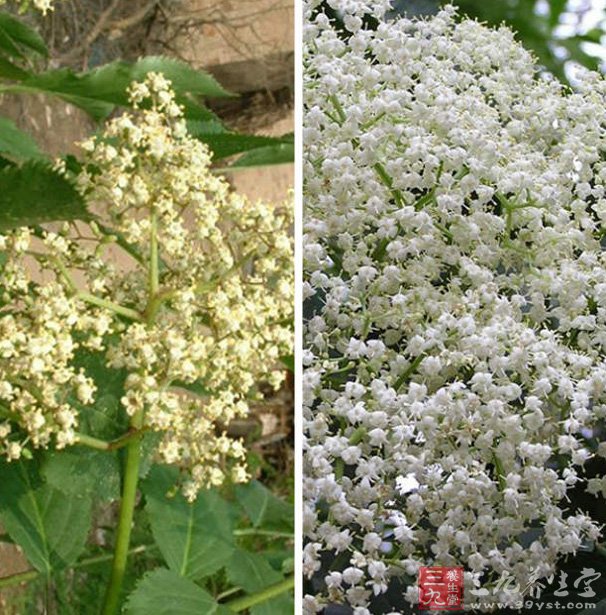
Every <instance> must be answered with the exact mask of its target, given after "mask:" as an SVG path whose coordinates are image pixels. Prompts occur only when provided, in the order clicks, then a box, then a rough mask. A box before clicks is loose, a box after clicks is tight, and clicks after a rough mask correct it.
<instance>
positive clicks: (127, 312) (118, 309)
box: [76, 291, 141, 320]
mask: <svg viewBox="0 0 606 615" xmlns="http://www.w3.org/2000/svg"><path fill="white" fill-rule="evenodd" d="M76 298H78V299H81V300H82V301H86V303H90V304H92V305H97V306H99V307H102V308H105V309H107V310H110V311H111V312H115V313H116V314H120V315H121V316H126V318H130V319H131V320H141V314H139V312H137V311H136V310H132V309H131V308H127V307H124V306H122V305H119V304H118V303H113V302H112V301H108V300H107V299H101V297H97V296H96V295H93V294H91V293H88V292H86V291H80V292H78V293H77V294H76Z"/></svg>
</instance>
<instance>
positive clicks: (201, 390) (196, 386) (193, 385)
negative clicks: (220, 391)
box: [172, 380, 210, 397]
mask: <svg viewBox="0 0 606 615" xmlns="http://www.w3.org/2000/svg"><path fill="white" fill-rule="evenodd" d="M172 386H174V387H177V388H179V389H184V390H186V391H189V392H190V393H194V395H198V397H208V396H209V395H210V391H209V390H208V389H207V388H206V387H205V386H204V384H203V383H202V381H200V380H196V381H195V382H184V381H182V380H175V381H174V382H173V384H172Z"/></svg>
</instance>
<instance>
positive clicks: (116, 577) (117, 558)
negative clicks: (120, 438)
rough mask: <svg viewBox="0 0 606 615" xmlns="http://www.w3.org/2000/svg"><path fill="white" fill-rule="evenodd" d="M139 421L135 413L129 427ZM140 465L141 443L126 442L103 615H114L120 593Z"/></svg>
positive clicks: (139, 414) (118, 603)
mask: <svg viewBox="0 0 606 615" xmlns="http://www.w3.org/2000/svg"><path fill="white" fill-rule="evenodd" d="M142 422H143V414H142V413H140V412H139V413H137V414H135V416H134V417H133V419H132V421H131V425H132V427H134V428H135V429H137V430H139V429H140V428H141V424H142ZM140 463H141V440H140V438H136V439H134V440H131V441H130V442H129V443H128V447H127V449H126V466H125V468H124V484H123V486H122V501H121V503H120V518H119V520H118V530H117V537H116V546H115V549H114V558H113V564H112V574H111V578H110V581H109V586H108V588H107V593H106V594H105V602H104V604H103V611H102V614H103V615H115V614H116V613H117V612H118V607H119V606H120V592H121V590H122V582H123V580H124V573H125V571H126V561H127V559H128V553H129V548H128V547H129V544H130V534H131V529H132V525H133V515H134V512H135V504H136V500H137V483H138V482H139V465H140Z"/></svg>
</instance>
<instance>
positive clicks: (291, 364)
mask: <svg viewBox="0 0 606 615" xmlns="http://www.w3.org/2000/svg"><path fill="white" fill-rule="evenodd" d="M280 361H281V363H282V365H284V366H285V367H286V369H287V370H288V371H289V372H290V373H291V374H294V373H295V356H294V355H292V354H289V355H287V356H285V357H280Z"/></svg>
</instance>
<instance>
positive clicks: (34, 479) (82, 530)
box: [0, 461, 91, 574]
mask: <svg viewBox="0 0 606 615" xmlns="http://www.w3.org/2000/svg"><path fill="white" fill-rule="evenodd" d="M0 484H1V485H2V491H1V495H0V520H1V521H2V523H3V525H4V527H5V528H6V531H7V532H8V534H9V535H10V536H11V538H12V539H13V540H14V541H15V542H16V543H17V544H19V545H20V546H21V548H22V549H23V551H24V553H25V555H26V557H27V559H28V561H29V562H30V564H31V565H32V566H34V568H36V569H37V570H39V571H40V572H41V573H43V574H50V573H51V572H52V571H53V570H60V569H61V568H65V567H66V566H69V565H70V564H73V563H74V562H75V561H76V559H77V557H78V556H79V555H80V553H82V551H83V549H84V545H85V542H86V537H87V534H88V531H89V528H90V523H91V499H90V497H87V496H81V497H74V496H67V495H65V494H64V493H62V492H61V491H59V490H57V489H54V488H53V487H52V486H51V485H48V484H45V483H44V482H43V481H42V480H41V478H40V475H39V473H38V469H37V467H36V462H34V461H29V462H23V461H15V462H12V463H7V462H4V463H2V464H1V465H0Z"/></svg>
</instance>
